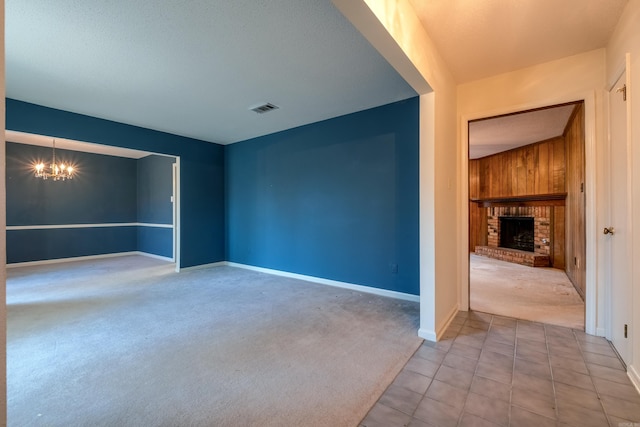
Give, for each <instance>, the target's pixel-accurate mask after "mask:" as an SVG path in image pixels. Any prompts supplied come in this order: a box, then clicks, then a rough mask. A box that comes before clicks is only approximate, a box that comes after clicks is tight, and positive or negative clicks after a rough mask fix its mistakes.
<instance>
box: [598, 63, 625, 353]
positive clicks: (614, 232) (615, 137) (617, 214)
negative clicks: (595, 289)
mask: <svg viewBox="0 0 640 427" xmlns="http://www.w3.org/2000/svg"><path fill="white" fill-rule="evenodd" d="M625 98H626V72H625V73H623V74H622V76H621V77H620V78H619V79H618V81H617V82H616V84H615V85H614V86H613V88H612V89H611V91H610V93H609V103H610V144H611V165H610V167H611V181H610V186H611V187H610V190H609V191H610V193H609V194H610V195H611V201H610V205H609V208H610V218H611V223H610V226H609V227H607V228H606V229H605V230H604V233H605V234H606V235H607V236H606V237H607V239H608V240H609V244H610V256H611V262H610V263H609V265H610V276H609V285H610V295H611V306H610V309H611V341H612V342H613V345H614V347H615V348H616V350H617V351H618V354H619V355H620V357H621V358H622V359H623V360H624V361H625V363H627V362H628V361H629V356H630V350H631V343H630V342H629V338H627V337H626V336H625V335H627V334H626V329H627V327H626V325H629V324H630V321H631V306H630V302H631V283H630V278H631V275H630V265H629V260H630V256H629V255H630V248H629V245H630V243H631V240H630V239H631V233H630V231H631V230H630V225H631V223H630V218H631V217H630V215H629V209H630V207H631V193H630V186H629V182H630V180H629V172H630V170H629V165H628V161H629V159H630V154H631V153H630V152H629V148H630V147H629V144H628V138H627V101H626V100H625ZM629 328H630V326H629Z"/></svg>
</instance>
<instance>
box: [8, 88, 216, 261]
mask: <svg viewBox="0 0 640 427" xmlns="http://www.w3.org/2000/svg"><path fill="white" fill-rule="evenodd" d="M6 128H7V129H9V130H15V131H20V132H28V133H34V134H40V135H50V136H54V137H60V138H69V139H75V140H79V141H87V142H94V143H98V144H105V145H112V146H117V147H126V148H133V149H137V150H144V151H151V152H155V153H161V154H168V155H172V156H180V167H181V176H180V195H181V239H182V240H181V263H180V264H181V267H189V266H193V265H200V264H207V263H212V262H218V261H223V260H224V256H225V244H224V242H225V222H224V221H225V206H224V147H223V146H221V145H218V144H213V143H209V142H205V141H200V140H196V139H191V138H186V137H182V136H177V135H172V134H169V133H164V132H159V131H154V130H150V129H145V128H141V127H137V126H131V125H126V124H122V123H117V122H113V121H109V120H103V119H98V118H95V117H90V116H85V115H81V114H76V113H71V112H67V111H62V110H56V109H52V108H48V107H43V106H39V105H35V104H30V103H27V102H22V101H18V100H14V99H7V100H6ZM113 202H114V203H118V202H119V201H118V200H114V201H113ZM8 234H9V233H8ZM7 239H8V240H9V236H8V237H7ZM8 244H9V241H8Z"/></svg>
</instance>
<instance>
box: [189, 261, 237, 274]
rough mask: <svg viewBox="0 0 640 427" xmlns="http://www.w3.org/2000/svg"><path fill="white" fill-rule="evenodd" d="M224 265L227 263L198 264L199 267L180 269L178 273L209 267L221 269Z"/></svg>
mask: <svg viewBox="0 0 640 427" xmlns="http://www.w3.org/2000/svg"><path fill="white" fill-rule="evenodd" d="M225 265H228V263H227V261H218V262H212V263H210V264H200V265H194V266H192V267H182V268H181V269H180V271H181V272H182V271H191V270H201V269H203V268H209V267H223V266H225Z"/></svg>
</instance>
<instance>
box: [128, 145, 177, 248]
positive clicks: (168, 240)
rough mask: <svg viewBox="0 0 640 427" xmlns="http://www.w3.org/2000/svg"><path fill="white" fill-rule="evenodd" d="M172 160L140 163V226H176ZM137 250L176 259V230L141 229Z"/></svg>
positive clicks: (157, 158)
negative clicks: (174, 224)
mask: <svg viewBox="0 0 640 427" xmlns="http://www.w3.org/2000/svg"><path fill="white" fill-rule="evenodd" d="M174 162H175V160H174V158H173V157H167V156H157V155H151V156H147V157H143V158H141V159H138V162H137V164H138V222H142V223H152V224H172V223H173V203H171V196H172V195H173V164H174ZM137 237H138V250H139V251H142V252H146V253H150V254H155V255H160V256H164V257H167V258H172V257H173V229H170V228H159V227H139V228H138V235H137Z"/></svg>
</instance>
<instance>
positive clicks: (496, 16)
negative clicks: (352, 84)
mask: <svg viewBox="0 0 640 427" xmlns="http://www.w3.org/2000/svg"><path fill="white" fill-rule="evenodd" d="M410 2H411V4H412V5H413V7H414V9H415V10H416V13H417V14H418V16H419V18H420V20H421V21H422V24H423V26H424V27H425V29H426V30H427V32H428V33H429V36H430V37H431V38H432V40H433V42H434V44H435V45H436V47H437V48H438V51H439V52H440V54H441V55H442V57H443V58H444V60H445V62H446V63H447V65H448V66H449V68H450V69H451V72H452V74H453V76H454V78H455V79H456V81H457V82H458V83H465V82H469V81H473V80H478V79H482V78H485V77H490V76H494V75H496V74H501V73H506V72H509V71H514V70H518V69H521V68H525V67H529V66H532V65H536V64H540V63H543V62H548V61H552V60H555V59H560V58H564V57H566V56H571V55H576V54H578V53H582V52H587V51H589V50H593V49H599V48H602V47H605V46H606V44H607V41H608V40H609V37H610V36H611V34H612V33H613V30H614V28H615V26H616V24H617V23H618V20H619V19H620V15H621V14H622V11H623V9H624V6H625V5H626V4H627V0H410Z"/></svg>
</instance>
